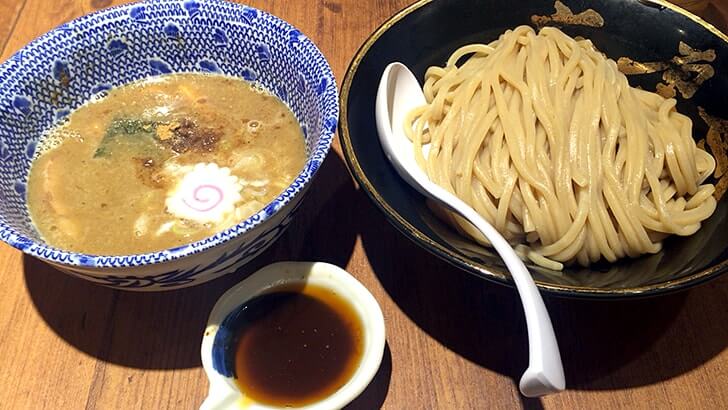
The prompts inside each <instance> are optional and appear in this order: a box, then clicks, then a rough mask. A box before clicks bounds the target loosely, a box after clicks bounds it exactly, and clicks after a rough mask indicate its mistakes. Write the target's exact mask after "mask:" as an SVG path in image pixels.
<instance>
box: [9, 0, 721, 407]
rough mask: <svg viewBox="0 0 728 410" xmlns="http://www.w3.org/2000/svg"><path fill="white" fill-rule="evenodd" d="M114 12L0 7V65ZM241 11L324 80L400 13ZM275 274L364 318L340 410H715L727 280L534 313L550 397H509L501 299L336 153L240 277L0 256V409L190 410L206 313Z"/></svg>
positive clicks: (377, 0) (293, 8)
mask: <svg viewBox="0 0 728 410" xmlns="http://www.w3.org/2000/svg"><path fill="white" fill-rule="evenodd" d="M116 3H119V2H117V1H109V0H106V1H105V0H26V1H23V0H19V1H13V0H0V46H2V47H3V49H2V59H3V60H4V59H6V58H8V57H9V56H10V55H12V53H14V52H15V51H16V50H18V49H19V48H20V47H22V46H23V45H25V44H26V43H28V42H29V41H30V40H31V39H33V38H34V37H36V36H38V35H39V34H41V33H43V32H45V31H47V30H49V29H50V28H52V27H54V26H57V25H59V24H61V23H63V22H65V21H67V20H69V19H72V18H74V17H77V16H80V15H81V14H84V13H88V12H91V11H93V10H96V9H99V8H103V7H108V6H110V5H112V4H116ZM248 3H249V4H251V5H253V6H256V7H258V8H261V9H264V10H266V11H269V12H271V13H274V14H276V15H278V16H280V17H282V18H284V19H286V20H288V21H289V22H291V23H292V24H294V25H295V26H297V27H299V28H300V29H301V30H302V31H303V32H304V33H306V35H308V36H309V37H310V38H312V39H313V40H314V41H315V42H316V43H317V44H318V45H319V47H320V48H321V49H322V50H323V52H324V54H326V56H327V57H328V59H329V61H330V63H331V65H332V67H333V69H334V72H335V74H336V76H337V78H338V79H339V81H340V80H341V79H342V78H343V76H344V73H345V70H346V67H347V65H348V62H349V60H350V59H351V57H352V56H353V55H354V52H355V51H356V49H357V48H358V47H359V46H360V45H361V44H362V42H363V41H364V40H365V39H366V37H367V36H368V35H369V33H370V32H372V31H373V30H374V29H375V28H376V27H377V26H378V25H379V24H381V23H382V22H383V21H384V20H385V19H386V18H387V17H388V16H390V15H391V14H393V13H394V12H396V11H397V10H399V9H401V8H402V7H404V6H406V5H407V4H408V3H409V0H326V1H305V0H289V1H282V0H278V1H262V0H258V1H249V2H248ZM719 5H720V6H719ZM718 6H719V7H718ZM725 8H726V7H725V2H722V0H721V3H715V4H714V6H711V7H710V8H709V9H708V12H709V13H711V14H710V17H709V18H711V19H713V21H715V22H716V24H717V25H718V26H720V27H726V19H725V14H723V13H724V12H723V11H721V10H725ZM276 260H322V261H328V262H332V263H335V264H338V265H340V266H345V267H346V268H347V269H348V270H349V271H350V272H351V273H352V274H354V275H355V276H356V277H357V278H359V279H360V280H361V281H362V282H363V283H364V284H365V285H366V286H367V287H368V288H369V289H370V290H371V291H372V293H373V294H374V296H375V297H376V299H377V300H378V301H379V303H380V304H381V306H382V309H383V311H384V316H385V320H386V326H387V334H388V336H387V348H386V352H385V357H384V361H383V363H382V366H381V368H380V370H379V373H378V374H377V376H376V377H375V379H374V381H373V382H372V384H371V385H370V386H369V387H368V388H367V390H366V391H365V392H364V393H363V394H362V395H361V396H360V397H359V398H358V399H357V400H356V401H355V402H354V403H352V404H351V406H350V408H351V409H377V408H385V409H484V408H493V409H497V408H527V409H540V408H546V409H560V408H567V409H577V408H579V409H582V408H584V409H586V408H593V409H613V408H645V409H647V408H659V409H671V408H674V409H683V408H684V409H719V408H728V387H726V386H728V349H726V348H727V347H728V276H726V277H722V278H719V279H718V280H715V281H712V282H710V283H708V284H705V285H703V286H700V287H698V288H696V289H693V290H691V291H688V292H683V293H680V294H676V295H670V296H665V297H660V298H657V299H648V300H638V301H629V302H593V301H591V302H587V301H574V300H564V299H547V301H546V303H547V305H548V307H549V309H550V311H551V314H552V318H553V321H554V324H555V326H556V331H557V334H558V335H559V339H560V343H561V349H562V355H563V360H564V363H565V368H566V376H567V380H568V390H567V391H565V392H563V393H561V394H557V395H554V396H550V397H546V398H543V399H540V400H535V399H524V398H523V397H521V396H520V395H519V393H518V390H517V380H518V378H519V377H520V374H521V372H522V371H523V370H524V369H525V367H526V365H527V346H526V342H527V341H526V335H525V327H524V322H523V319H522V312H521V308H520V306H519V303H518V300H517V298H516V295H515V292H514V291H513V290H511V289H507V288H504V287H501V286H498V285H493V284H490V283H487V282H484V281H481V280H478V279H475V278H473V277H471V276H469V275H467V274H465V273H463V272H461V271H458V270H456V269H454V268H452V267H450V266H449V265H447V264H445V263H443V262H441V261H440V260H438V259H436V258H435V257H433V256H431V255H430V254H428V253H426V252H425V251H423V250H421V249H419V248H418V247H417V246H415V245H414V244H413V243H411V242H409V241H408V240H407V239H405V238H403V237H402V236H401V235H400V234H398V232H397V231H395V229H394V228H393V227H392V226H390V224H389V223H387V221H386V220H385V219H384V217H383V215H382V214H381V213H380V212H379V211H378V210H377V209H375V208H374V206H373V205H372V204H371V203H370V202H369V201H368V200H367V198H366V197H365V195H364V194H363V193H362V192H361V191H360V190H359V189H358V188H357V187H356V186H355V184H354V182H353V181H352V179H351V178H350V176H349V174H348V172H347V169H346V166H345V164H344V161H343V159H342V157H341V150H340V147H339V146H338V142H337V143H335V146H334V152H332V153H331V155H330V156H329V158H328V159H327V160H326V162H325V164H324V165H323V167H322V169H321V171H320V174H319V176H318V177H317V180H316V181H315V183H314V184H313V186H312V187H311V192H309V196H308V198H307V200H306V201H304V205H303V207H302V210H301V212H300V213H299V215H298V217H297V218H296V220H295V221H294V223H293V224H292V226H291V227H290V228H289V230H288V231H287V233H286V234H285V235H284V236H283V237H282V238H281V239H280V240H279V241H278V242H277V243H276V244H275V245H273V246H272V247H271V248H270V250H268V251H267V252H266V253H265V254H264V255H263V256H261V257H260V258H258V259H257V260H256V261H255V262H254V263H253V264H252V266H249V267H247V268H246V269H244V271H242V272H238V273H235V274H231V275H228V277H225V278H222V279H219V280H217V281H215V282H212V283H209V284H206V285H202V286H198V287H195V288H192V289H188V290H181V291H174V292H168V293H158V294H137V293H128V292H118V291H113V290H109V289H105V288H101V287H98V286H95V285H91V284H88V283H86V282H84V281H82V280H78V279H74V278H71V277H69V276H67V275H65V274H63V273H60V272H58V271H56V270H54V269H53V268H51V267H50V266H48V265H46V264H44V263H41V262H39V261H37V260H35V259H32V258H29V257H25V256H23V255H22V254H21V253H20V252H18V251H16V250H14V249H11V248H10V247H8V246H6V245H4V244H2V245H0V275H1V276H0V280H1V286H0V335H1V336H0V337H1V338H0V409H13V410H15V409H84V408H85V409H178V408H179V409H192V408H197V407H198V406H199V405H200V403H201V402H202V400H203V398H204V397H205V395H206V391H207V388H208V384H207V380H206V378H205V376H204V373H203V371H202V368H201V364H200V358H199V344H200V340H201V335H202V331H203V328H204V325H205V321H206V318H207V315H208V312H209V310H210V309H211V307H212V305H213V304H214V302H215V300H216V299H217V297H218V296H219V295H220V294H222V293H223V292H224V291H225V290H226V289H227V288H228V287H230V286H231V285H233V284H234V283H236V282H238V281H239V280H241V279H242V278H244V277H245V276H246V275H247V274H249V273H250V272H252V271H253V270H254V269H256V268H258V267H261V266H263V265H265V264H267V263H270V262H271V261H276Z"/></svg>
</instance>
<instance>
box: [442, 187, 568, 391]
mask: <svg viewBox="0 0 728 410" xmlns="http://www.w3.org/2000/svg"><path fill="white" fill-rule="evenodd" d="M443 191H445V190H444V189H443ZM445 193H446V195H447V196H449V197H450V198H447V200H446V201H445V202H444V203H446V204H447V206H448V207H449V208H450V209H451V210H453V211H455V212H456V213H458V214H460V215H461V216H462V217H463V218H465V219H467V220H468V221H470V223H472V224H473V225H474V226H475V227H476V228H477V229H478V230H479V231H480V232H482V233H483V235H484V236H485V237H486V238H488V241H490V243H491V245H492V246H493V248H494V249H495V251H496V252H497V253H498V255H500V257H501V258H502V259H503V262H505V264H506V267H508V270H509V271H510V273H511V277H513V281H514V282H515V284H516V288H517V289H518V295H519V296H520V298H521V303H522V305H523V311H524V314H525V316H526V326H527V329H528V355H529V360H528V361H529V363H528V369H526V371H525V372H524V373H523V376H522V377H521V381H520V384H519V387H520V390H521V393H523V395H524V396H527V397H538V396H543V395H545V394H548V393H554V392H557V391H561V390H563V389H564V387H565V384H566V381H565V378H564V368H563V365H562V363H561V353H560V352H559V345H558V342H557V341H556V335H555V334H554V328H553V326H552V324H551V318H550V317H549V314H548V311H547V310H546V306H545V305H544V303H543V299H542V298H541V294H540V293H539V291H538V288H537V287H536V284H535V283H534V281H533V278H532V277H531V274H530V273H529V271H528V269H527V268H526V265H525V264H524V263H523V261H522V260H521V258H520V257H518V255H517V254H516V252H515V251H514V250H513V247H512V246H511V245H510V244H509V243H508V242H507V241H506V240H505V238H503V236H501V234H500V233H499V232H498V231H497V230H496V229H495V228H494V227H493V226H492V225H491V224H490V223H488V222H487V221H486V220H485V219H483V217H481V216H480V215H479V214H478V213H477V212H476V211H475V210H474V209H473V208H471V207H470V206H468V205H467V204H465V203H464V202H463V201H462V200H460V199H459V198H457V197H455V195H452V194H451V193H449V192H447V191H445ZM445 193H441V194H443V195H444V194H445ZM441 198H442V197H441ZM442 199H445V198H442Z"/></svg>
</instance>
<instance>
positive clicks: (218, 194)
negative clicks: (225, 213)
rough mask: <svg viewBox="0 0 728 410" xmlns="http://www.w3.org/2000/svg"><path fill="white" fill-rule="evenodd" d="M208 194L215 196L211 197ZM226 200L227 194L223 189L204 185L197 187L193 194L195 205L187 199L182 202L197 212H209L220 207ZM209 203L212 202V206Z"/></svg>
mask: <svg viewBox="0 0 728 410" xmlns="http://www.w3.org/2000/svg"><path fill="white" fill-rule="evenodd" d="M208 192H210V193H211V194H212V195H214V196H209V195H208V194H207V193H208ZM224 198H225V194H224V193H223V190H222V188H220V187H219V186H217V185H211V184H203V185H199V186H197V187H195V190H194V191H193V192H192V199H193V200H194V202H193V203H190V202H189V201H188V200H187V198H182V202H184V204H185V205H187V206H188V207H190V209H193V210H195V211H197V212H209V211H212V210H213V209H215V208H216V207H217V206H218V205H220V203H222V201H223V199H224ZM208 202H211V204H209V205H208ZM198 204H199V205H198Z"/></svg>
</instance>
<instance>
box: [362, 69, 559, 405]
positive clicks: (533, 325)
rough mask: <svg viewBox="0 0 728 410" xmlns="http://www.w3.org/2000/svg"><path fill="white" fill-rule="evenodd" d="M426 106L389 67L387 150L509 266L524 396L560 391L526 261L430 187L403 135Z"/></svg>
mask: <svg viewBox="0 0 728 410" xmlns="http://www.w3.org/2000/svg"><path fill="white" fill-rule="evenodd" d="M424 104H425V96H424V95H423V94H422V88H421V87H420V84H419V83H418V82H417V79H416V78H415V76H414V75H413V74H412V72H411V71H410V70H409V69H408V68H407V67H406V66H405V65H403V64H401V63H392V64H390V65H389V66H387V68H386V69H385V70H384V73H383V74H382V79H381V81H380V83H379V89H378V90H377V102H376V118H377V130H378V132H379V140H380V141H381V143H382V148H383V149H384V152H385V154H386V155H387V158H389V162H391V163H392V165H394V168H395V169H396V170H397V172H398V173H399V175H400V176H401V177H402V178H403V179H404V180H405V181H407V183H408V184H409V185H411V186H412V187H413V188H415V189H416V190H417V191H419V192H420V193H421V194H423V195H425V196H426V197H428V198H431V199H433V200H435V201H437V202H438V203H439V204H440V205H443V206H445V207H446V208H448V209H450V210H451V211H453V212H455V213H457V214H458V215H460V216H462V217H463V218H465V219H467V220H468V221H469V222H470V223H472V224H473V226H475V227H476V228H477V229H478V230H480V231H481V232H482V233H483V235H484V236H485V237H486V238H488V241H490V243H491V244H492V246H493V248H494V249H495V250H496V252H498V255H500V257H501V258H502V259H503V261H504V262H505V264H506V266H507V267H508V270H509V271H510V273H511V277H513V281H514V282H515V284H516V289H518V294H519V295H520V297H521V303H522V304H523V310H524V313H525V315H526V325H527V327H528V343H529V347H528V354H529V363H528V369H526V371H525V372H524V373H523V376H522V377H521V382H520V384H519V387H520V389H521V393H523V395H525V396H528V397H537V396H543V395H546V394H549V393H555V392H558V391H561V390H563V389H564V385H565V380H564V369H563V366H562V364H561V354H560V353H559V346H558V343H557V342H556V336H555V335H554V329H553V326H552V325H551V319H550V318H549V314H548V311H547V310H546V306H544V304H543V299H541V295H540V294H539V292H538V288H537V287H536V284H535V283H534V282H533V278H532V277H531V274H530V273H529V272H528V269H526V266H525V265H524V264H523V261H522V260H521V259H520V258H519V257H518V255H516V252H515V251H514V250H513V248H512V247H511V245H510V244H509V243H508V242H507V241H506V240H505V239H504V238H503V237H502V236H501V235H500V234H499V233H498V231H496V230H495V228H493V226H491V225H490V224H489V223H488V222H487V221H486V220H485V219H483V218H482V217H481V216H480V215H479V214H478V213H477V212H475V210H473V208H471V207H470V206H469V205H467V204H466V203H465V202H463V201H462V200H460V199H459V198H458V197H456V196H455V195H453V194H451V193H450V192H448V191H447V190H445V189H444V188H442V187H440V186H438V185H436V184H434V183H433V182H431V181H430V179H429V178H428V177H427V175H426V174H425V172H424V171H422V169H420V167H419V166H418V165H417V162H416V161H415V156H414V147H413V146H412V142H410V140H409V139H408V138H407V136H406V135H405V134H404V118H405V116H406V115H407V113H408V112H409V111H410V110H411V109H413V108H415V107H417V106H421V105H424ZM425 152H426V147H425Z"/></svg>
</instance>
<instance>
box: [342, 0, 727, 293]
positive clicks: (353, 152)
mask: <svg viewBox="0 0 728 410" xmlns="http://www.w3.org/2000/svg"><path fill="white" fill-rule="evenodd" d="M564 3H566V6H568V7H569V8H570V9H571V10H572V11H573V14H575V15H576V14H579V13H581V12H583V11H585V10H588V9H593V10H594V11H596V12H597V13H598V14H599V15H600V16H601V17H602V18H603V21H604V23H603V25H602V26H601V27H594V26H588V25H579V24H568V23H567V22H565V21H566V20H573V18H569V17H567V18H566V19H562V18H557V19H556V21H554V19H552V18H550V17H549V16H551V15H552V14H554V13H555V9H554V3H553V2H551V1H550V0H509V1H505V0H422V1H419V2H417V3H415V4H413V5H412V6H410V7H408V8H406V9H405V10H402V11H401V12H399V13H398V14H396V15H395V16H393V17H392V18H390V19H389V20H388V21H387V22H386V23H384V24H383V25H382V26H381V27H380V28H379V29H377V30H376V31H375V32H374V33H373V34H372V36H371V37H370V38H369V39H368V40H367V41H366V43H364V45H363V46H362V47H361V49H360V50H359V51H358V52H357V54H356V56H355V57H354V60H353V61H352V63H351V66H350V67H349V70H348V72H347V74H346V78H345V79H344V85H343V90H342V94H341V107H342V120H341V132H340V138H341V143H342V146H343V148H344V153H345V156H346V160H347V162H348V165H349V168H350V170H351V172H352V174H353V175H354V177H355V178H356V179H357V181H358V182H359V183H360V185H361V187H362V189H364V190H365V191H366V192H367V194H368V195H369V197H370V198H371V199H372V200H373V201H374V203H375V204H376V205H377V206H378V207H379V208H381V209H382V211H384V213H385V215H386V216H387V218H388V219H389V220H390V221H391V222H392V223H393V224H394V225H395V226H396V227H397V228H398V229H399V230H400V231H402V232H403V233H404V234H405V235H407V236H408V237H409V238H411V239H412V240H413V241H415V242H416V243H417V244H419V245H421V246H423V247H424V248H425V249H427V250H429V251H430V252H432V253H433V254H435V255H437V256H439V257H441V258H443V259H445V260H447V261H449V262H450V263H452V264H454V265H455V266H458V267H460V268H462V269H464V270H466V271H468V272H471V273H473V274H475V275H477V276H480V277H482V278H484V279H488V280H492V281H495V282H500V283H504V284H509V285H510V284H511V279H510V276H509V274H508V272H507V270H506V269H505V267H504V265H503V263H502V262H501V260H500V258H499V257H498V256H497V255H496V254H495V253H494V252H493V251H491V250H489V249H486V248H482V247H479V246H477V245H474V244H473V243H472V242H470V241H468V240H466V239H463V238H461V237H459V236H458V235H457V234H455V233H454V232H453V231H452V230H451V229H450V228H448V227H446V226H445V225H444V224H442V223H441V222H439V220H438V219H437V218H436V217H435V216H434V214H433V213H432V212H431V211H430V210H429V209H428V207H427V206H426V203H425V200H424V198H423V197H422V196H421V195H419V194H418V193H416V192H415V191H414V190H413V189H411V188H410V187H409V186H408V185H406V184H405V182H404V181H403V180H401V179H400V178H399V177H398V175H397V174H396V172H395V170H394V169H393V168H392V166H391V165H390V164H389V163H388V161H387V159H386V158H385V156H384V153H383V152H382V149H381V147H380V145H379V140H378V137H377V131H376V126H375V120H374V100H375V93H376V89H377V85H378V83H379V78H380V76H381V74H382V71H383V70H384V67H385V66H386V65H387V64H389V63H390V62H393V61H401V62H403V63H405V64H406V65H408V66H409V67H411V68H412V69H413V71H414V72H415V74H416V75H417V76H418V78H419V79H420V81H422V78H423V76H424V72H425V70H426V69H427V67H429V66H431V65H443V64H444V62H445V61H446V59H447V57H448V56H449V55H450V54H451V53H452V52H453V51H454V50H455V49H456V48H458V47H459V46H461V45H464V44H467V43H470V42H486V43H487V42H490V41H492V40H494V39H496V38H497V37H498V35H499V34H501V33H502V32H503V31H505V30H506V29H508V28H513V27H515V26H518V25H521V24H531V25H534V24H536V22H544V21H545V20H546V21H547V22H548V24H549V25H556V26H558V27H560V28H561V29H562V30H563V31H564V32H566V33H567V34H569V35H571V36H582V37H585V38H589V39H591V40H592V41H593V42H594V44H595V45H596V46H597V47H598V48H599V49H600V50H602V51H603V52H604V53H606V54H607V56H609V57H610V58H612V59H615V60H617V59H618V58H619V57H628V58H630V59H632V60H633V61H637V62H666V65H663V66H662V67H658V68H665V67H666V68H665V69H664V70H658V71H656V72H654V73H648V74H641V75H640V74H636V75H630V82H631V84H632V85H633V86H641V87H643V88H645V89H649V90H656V86H657V84H658V83H660V82H665V80H664V79H663V75H664V76H665V77H670V75H672V76H673V77H675V76H676V75H677V78H682V79H685V80H686V82H685V83H684V84H680V87H676V88H675V91H676V93H677V97H676V98H677V100H678V110H679V111H680V112H682V113H684V114H686V115H689V116H690V117H691V118H692V119H693V122H694V127H693V128H694V135H695V138H696V139H697V140H700V139H703V138H705V135H706V134H707V132H708V129H709V123H710V124H712V125H713V131H715V132H716V133H717V134H716V135H719V138H723V141H724V143H728V122H724V123H723V125H724V127H723V129H722V130H721V129H720V128H721V127H720V125H721V123H720V121H721V120H720V119H721V118H722V119H728V36H726V35H725V34H723V33H721V32H719V31H718V30H717V29H715V28H714V27H712V26H710V25H709V24H707V23H706V22H704V21H702V20H700V19H699V18H698V17H696V16H694V15H691V14H689V13H688V12H686V11H684V10H682V9H679V8H677V7H675V6H673V5H671V4H669V3H667V2H664V1H662V0H651V1H648V0H641V1H638V0H564ZM565 14H568V13H565V12H564V10H563V9H562V11H561V12H560V16H561V17H563V16H564V15H565ZM534 16H546V17H545V18H539V17H535V18H534ZM577 19H578V18H577ZM549 20H550V21H549ZM592 20H593V19H592ZM681 42H683V43H684V45H688V46H690V47H692V48H693V49H695V50H701V51H706V50H713V51H714V54H715V57H714V58H713V57H711V54H710V52H708V53H703V54H696V53H692V55H691V56H686V54H691V53H690V50H688V49H687V48H686V47H685V46H684V45H683V46H682V47H681V46H680V43H681ZM676 56H678V58H674V57H676ZM680 57H682V58H680ZM709 60H712V61H709ZM707 66H710V67H712V69H713V71H714V75H712V76H711V77H710V78H708V79H707V80H705V81H701V80H702V77H698V76H699V75H704V76H706V77H707V76H708V74H710V71H711V70H710V68H708V67H707ZM652 67H654V65H653V66H652ZM666 73H667V74H668V75H666ZM701 73H702V74H701ZM698 83H701V84H698ZM665 85H669V84H668V83H665ZM692 91H695V92H694V95H692V96H691V95H690V94H691V93H692ZM683 94H685V95H683ZM688 97H689V98H688ZM701 108H702V109H704V112H705V113H707V114H708V115H710V116H712V118H713V119H712V120H708V121H706V120H704V119H703V117H701V115H700V112H699V110H700V109H701ZM706 118H707V117H706ZM711 121H712V122H711ZM721 132H722V134H720V133H721ZM724 178H728V176H726V177H724ZM713 182H714V183H716V182H717V181H715V180H714V181H713ZM727 182H728V180H724V181H723V183H724V184H725V183H727ZM727 247H728V195H725V196H723V198H722V199H721V200H720V201H719V205H718V209H717V210H716V212H715V214H714V215H713V216H712V217H711V218H710V219H709V220H707V221H706V222H705V223H704V224H703V227H702V228H701V229H700V231H698V233H696V234H695V235H693V236H691V237H682V238H670V239H668V240H666V241H665V243H664V250H663V251H662V252H660V253H659V254H656V255H647V256H643V257H640V258H637V259H627V260H623V261H620V262H617V263H614V264H606V263H604V264H597V265H594V266H591V267H590V268H589V269H585V268H581V267H571V268H566V269H565V270H564V271H563V272H554V271H550V270H548V269H543V268H539V267H536V266H529V268H530V269H531V271H532V273H533V276H534V278H535V280H536V283H537V285H538V286H539V288H540V289H541V290H542V291H545V292H548V293H554V294H559V295H564V296H581V297H611V298H623V297H630V296H645V295H654V294H660V293H665V292H669V291H674V290H678V289H684V288H686V287H688V286H692V285H695V284H698V283H702V282H704V281H706V280H709V279H711V278H714V277H716V276H718V275H720V274H721V273H723V272H725V271H726V270H728V250H727V249H726V248H727Z"/></svg>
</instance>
